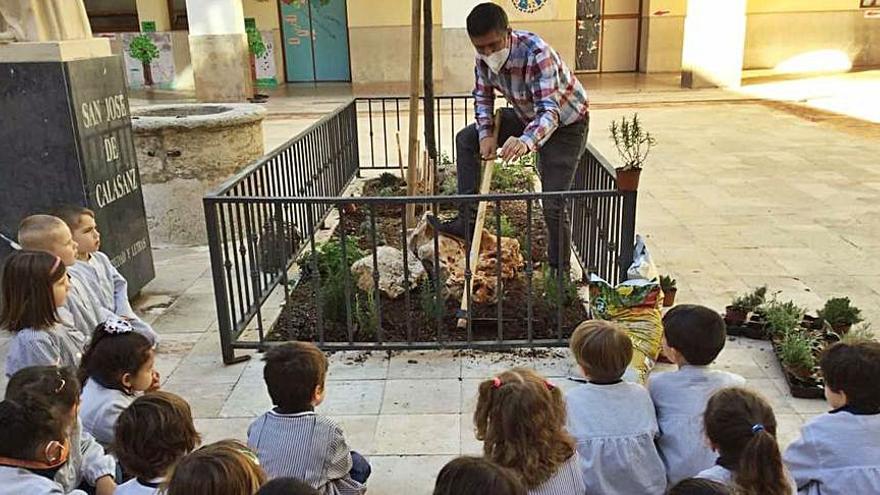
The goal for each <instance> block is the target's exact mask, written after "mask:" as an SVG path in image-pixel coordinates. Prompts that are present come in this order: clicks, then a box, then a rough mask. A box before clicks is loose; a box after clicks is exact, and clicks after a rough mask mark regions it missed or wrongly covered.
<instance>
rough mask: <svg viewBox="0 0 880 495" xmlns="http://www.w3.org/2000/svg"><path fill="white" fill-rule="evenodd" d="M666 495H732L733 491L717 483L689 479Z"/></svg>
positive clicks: (679, 483)
mask: <svg viewBox="0 0 880 495" xmlns="http://www.w3.org/2000/svg"><path fill="white" fill-rule="evenodd" d="M666 495H731V491H730V489H729V488H727V487H726V486H724V485H722V484H721V483H718V482H717V481H712V480H707V479H703V478H688V479H684V480H681V481H679V482H678V483H676V484H675V486H673V487H672V488H670V489H669V491H668V492H666Z"/></svg>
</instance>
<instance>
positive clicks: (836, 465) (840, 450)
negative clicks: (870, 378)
mask: <svg viewBox="0 0 880 495" xmlns="http://www.w3.org/2000/svg"><path fill="white" fill-rule="evenodd" d="M783 459H784V460H785V463H786V465H787V466H788V469H789V470H790V471H791V474H792V476H793V477H794V480H795V482H796V483H797V485H798V488H800V492H801V493H802V494H809V495H819V494H821V495H851V494H853V495H854V494H857V493H858V494H863V493H864V494H869V493H880V414H853V413H852V412H850V411H849V410H848V409H847V408H842V409H840V410H837V411H834V412H830V413H826V414H822V415H820V416H817V417H815V418H813V419H812V420H810V421H808V422H807V423H806V424H804V426H803V428H801V437H800V438H799V439H798V440H796V441H795V442H793V443H792V444H791V445H789V447H788V449H787V450H786V451H785V455H784V456H783Z"/></svg>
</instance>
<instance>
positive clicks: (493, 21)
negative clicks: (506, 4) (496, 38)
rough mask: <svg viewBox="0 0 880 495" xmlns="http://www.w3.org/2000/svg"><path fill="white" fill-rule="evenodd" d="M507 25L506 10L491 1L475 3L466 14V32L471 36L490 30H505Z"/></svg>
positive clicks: (487, 32)
mask: <svg viewBox="0 0 880 495" xmlns="http://www.w3.org/2000/svg"><path fill="white" fill-rule="evenodd" d="M509 27H510V24H509V23H508V22H507V12H504V9H502V8H501V7H499V6H498V5H496V4H494V3H491V2H486V3H481V4H480V5H477V6H476V7H474V10H472V11H471V13H470V14H468V16H467V32H468V36H470V37H472V38H473V37H475V36H483V35H484V34H489V33H491V32H492V31H507V29H508V28H509Z"/></svg>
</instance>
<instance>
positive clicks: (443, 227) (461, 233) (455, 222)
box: [428, 215, 474, 240]
mask: <svg viewBox="0 0 880 495" xmlns="http://www.w3.org/2000/svg"><path fill="white" fill-rule="evenodd" d="M428 223H429V224H430V225H431V227H432V228H433V229H434V230H436V231H437V232H439V233H441V234H445V235H448V236H451V237H456V238H458V239H462V240H469V239H470V237H471V232H473V229H474V221H473V220H471V221H470V222H466V221H465V219H464V217H462V216H461V215H459V216H457V217H455V218H454V219H452V220H445V221H441V220H440V219H439V218H437V217H436V216H434V215H428Z"/></svg>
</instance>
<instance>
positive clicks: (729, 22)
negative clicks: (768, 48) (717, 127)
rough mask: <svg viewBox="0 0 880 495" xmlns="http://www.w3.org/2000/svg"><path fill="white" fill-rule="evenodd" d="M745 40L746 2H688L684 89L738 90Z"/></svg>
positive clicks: (716, 0) (698, 0) (682, 65)
mask: <svg viewBox="0 0 880 495" xmlns="http://www.w3.org/2000/svg"><path fill="white" fill-rule="evenodd" d="M745 40H746V0H724V1H718V0H688V6H687V17H686V18H685V21H684V46H683V48H682V55H681V56H682V61H681V85H682V87H685V88H712V87H732V88H736V87H739V86H740V84H741V82H742V68H743V53H744V51H745Z"/></svg>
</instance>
